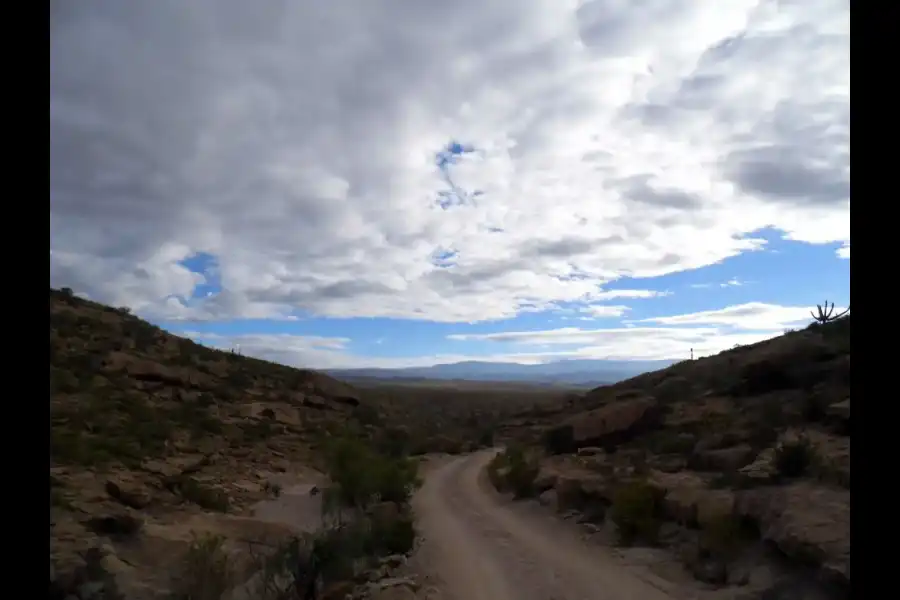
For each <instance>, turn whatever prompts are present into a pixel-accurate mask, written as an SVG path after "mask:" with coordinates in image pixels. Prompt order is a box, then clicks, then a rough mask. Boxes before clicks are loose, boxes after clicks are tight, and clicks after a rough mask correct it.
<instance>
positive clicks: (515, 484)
mask: <svg viewBox="0 0 900 600" xmlns="http://www.w3.org/2000/svg"><path fill="white" fill-rule="evenodd" d="M539 470H540V469H539V467H538V465H537V463H536V462H535V461H533V460H532V459H529V458H528V457H527V456H526V455H525V451H524V450H523V449H522V448H520V447H518V446H511V447H509V448H507V449H506V450H505V451H504V452H501V453H500V454H497V455H496V456H495V457H494V458H493V459H492V460H491V462H490V463H489V464H488V477H489V478H490V480H491V483H493V484H494V487H496V488H497V489H498V490H499V491H501V492H505V491H511V492H512V493H513V495H514V496H515V497H516V498H527V497H529V496H533V495H534V493H535V489H534V480H535V479H536V478H537V475H538V472H539Z"/></svg>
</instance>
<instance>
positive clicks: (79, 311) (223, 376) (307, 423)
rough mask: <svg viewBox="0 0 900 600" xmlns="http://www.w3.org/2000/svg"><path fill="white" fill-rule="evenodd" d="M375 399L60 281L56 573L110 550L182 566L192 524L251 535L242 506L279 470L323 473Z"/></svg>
mask: <svg viewBox="0 0 900 600" xmlns="http://www.w3.org/2000/svg"><path fill="white" fill-rule="evenodd" d="M367 409H369V410H367ZM371 412H372V411H371V407H368V406H367V405H366V404H365V402H364V401H361V399H360V395H359V393H358V392H357V391H356V390H354V389H353V388H351V387H350V386H348V385H345V384H343V383H341V382H339V381H337V380H335V379H332V378H330V377H327V376H324V375H322V374H320V373H316V372H313V371H305V370H297V369H291V368H288V367H284V366H280V365H276V364H273V363H269V362H265V361H261V360H255V359H251V358H246V357H242V356H238V355H235V354H231V353H228V352H220V351H215V350H211V349H208V348H205V347H202V346H199V345H197V344H195V343H194V342H192V341H190V340H187V339H183V338H180V337H176V336H173V335H171V334H168V333H166V332H164V331H162V330H161V329H159V328H157V327H154V326H152V325H150V324H148V323H146V322H144V321H142V320H140V319H138V318H136V317H134V316H132V315H130V314H129V313H128V311H127V310H124V309H114V308H110V307H107V306H103V305H100V304H96V303H94V302H88V301H85V300H82V299H79V298H77V297H74V296H73V295H72V294H71V292H70V291H68V290H60V291H57V290H53V289H51V290H50V420H51V427H50V432H51V433H50V435H51V441H50V455H51V464H50V496H51V498H50V503H51V508H50V521H51V565H52V566H51V573H53V571H54V570H55V572H56V573H57V575H60V576H62V574H70V575H71V574H72V573H78V572H82V571H83V568H84V566H85V563H86V561H87V562H88V563H89V562H90V560H89V557H90V556H95V557H97V556H99V555H100V554H102V555H103V556H105V557H106V558H104V561H105V563H104V567H103V568H104V569H106V570H107V571H116V570H120V571H121V570H126V571H134V570H141V566H142V565H148V564H150V565H154V566H156V567H159V569H157V570H156V572H157V573H167V572H172V570H173V569H174V566H173V569H169V568H168V566H167V565H170V563H172V561H175V560H176V559H177V557H179V556H181V555H182V554H183V550H184V548H185V546H186V544H187V541H188V538H189V536H190V535H191V532H197V531H211V532H223V531H226V530H227V531H229V532H231V533H234V532H238V535H240V531H241V530H242V528H247V527H250V526H251V524H250V523H249V522H248V521H247V520H246V519H243V517H242V516H241V514H242V511H243V509H245V508H247V507H248V506H250V505H251V504H253V503H255V502H258V501H260V500H263V499H265V498H270V497H272V496H273V494H274V493H277V489H276V487H277V486H276V485H275V484H273V483H272V481H274V480H276V479H277V478H279V477H281V478H288V479H289V478H290V477H291V476H292V475H298V474H300V473H299V471H304V470H305V471H309V473H313V471H312V468H311V467H314V466H316V465H317V464H318V461H319V459H320V456H319V454H320V453H319V452H317V448H318V447H319V446H320V445H321V444H322V443H323V441H324V440H325V439H327V438H328V437H329V435H330V433H329V432H334V431H337V430H343V429H345V428H346V427H347V426H348V425H349V424H350V423H351V422H356V421H358V420H359V419H358V417H359V416H360V415H361V414H367V413H369V414H371ZM369 430H372V427H370V428H369ZM309 473H306V474H309ZM252 526H253V527H256V528H257V529H258V528H259V524H258V523H254V524H252ZM138 530H140V532H141V534H140V536H139V542H140V543H137V542H135V540H136V539H137V538H136V537H135V535H133V534H135V532H136V531H138ZM98 548H100V549H104V548H105V550H103V551H102V552H101V553H100V554H98V551H97V549H98ZM92 553H93V554H92ZM86 557H88V558H86ZM79 569H81V570H82V571H79ZM148 573H149V572H148ZM72 576H75V575H72ZM148 576H149V577H151V578H152V575H148ZM51 579H53V575H52V574H51ZM76 583H77V582H76ZM143 583H145V584H147V585H150V586H152V585H153V584H154V582H153V581H144V582H143ZM62 587H65V586H62ZM70 587H71V586H70ZM160 587H164V585H163V584H162V582H160ZM85 593H87V592H85Z"/></svg>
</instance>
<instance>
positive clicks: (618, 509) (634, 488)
mask: <svg viewBox="0 0 900 600" xmlns="http://www.w3.org/2000/svg"><path fill="white" fill-rule="evenodd" d="M664 497H665V492H664V491H663V490H661V489H659V488H657V487H655V486H653V485H651V484H649V483H647V482H645V481H632V482H629V483H626V484H624V485H622V486H620V487H619V488H618V489H617V490H616V491H615V493H614V494H613V502H612V507H611V508H610V518H611V519H612V521H613V523H615V524H616V527H617V528H618V533H619V541H620V542H621V543H623V544H632V543H634V542H636V541H642V542H645V543H649V544H654V543H656V541H657V537H658V534H659V527H660V525H661V524H662V501H663V498H664Z"/></svg>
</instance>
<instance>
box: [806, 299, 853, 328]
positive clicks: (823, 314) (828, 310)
mask: <svg viewBox="0 0 900 600" xmlns="http://www.w3.org/2000/svg"><path fill="white" fill-rule="evenodd" d="M816 309H817V310H818V311H819V314H815V313H813V312H812V311H809V314H810V315H812V318H813V319H815V320H816V322H817V323H820V324H823V325H824V324H825V323H829V322H831V321H834V320H836V319H840V318H841V317H843V316H844V315H846V314H847V313H849V312H850V307H849V306H848V307H847V310H845V311H844V312H842V313H838V314H834V302H832V303H831V305H830V306H829V304H828V300H826V301H825V307H824V308H823V307H822V306H821V305H819V304H816Z"/></svg>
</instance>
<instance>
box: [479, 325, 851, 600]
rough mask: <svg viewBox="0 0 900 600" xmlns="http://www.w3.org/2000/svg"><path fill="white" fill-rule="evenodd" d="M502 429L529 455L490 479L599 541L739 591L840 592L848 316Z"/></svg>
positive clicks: (513, 458) (844, 554) (846, 542)
mask: <svg viewBox="0 0 900 600" xmlns="http://www.w3.org/2000/svg"><path fill="white" fill-rule="evenodd" d="M858 402H859V398H857V403H858ZM500 435H501V436H502V437H504V438H506V439H508V440H511V443H512V441H516V442H519V443H520V444H521V445H522V446H523V447H524V448H525V452H520V451H517V452H516V453H515V455H510V456H506V457H504V459H501V460H498V462H497V464H496V465H495V472H494V478H495V481H497V482H498V483H499V484H500V485H501V486H502V485H504V484H505V483H512V485H513V487H515V488H516V489H517V490H518V492H519V494H520V495H528V494H535V495H539V498H540V500H541V502H542V503H543V504H545V505H548V506H553V507H555V508H556V509H557V510H559V511H561V512H563V513H565V514H567V515H568V516H572V517H573V518H578V519H580V520H582V521H585V522H586V526H587V527H588V528H589V529H591V530H592V531H594V532H595V533H597V535H603V534H606V535H613V536H614V539H617V540H618V541H619V542H620V543H624V544H626V545H629V544H634V545H640V546H651V547H652V546H655V547H658V548H664V549H666V550H667V551H670V552H673V553H674V554H675V555H677V556H679V557H680V558H681V560H682V561H683V563H684V565H685V566H686V567H687V568H688V569H689V570H690V571H691V572H692V573H693V574H694V575H695V576H696V577H697V578H699V579H701V580H704V581H706V582H708V583H709V584H710V585H715V586H725V587H734V588H736V590H737V591H740V592H742V593H744V594H746V595H745V596H739V597H747V598H754V597H757V596H755V595H753V593H762V592H765V593H767V594H769V595H767V596H765V597H767V598H782V597H783V598H789V597H791V598H793V597H798V598H799V597H811V598H812V597H815V598H819V597H833V596H834V595H837V597H841V594H845V593H846V594H848V593H849V591H848V590H849V585H850V317H849V316H847V317H844V318H841V319H839V320H837V321H833V322H830V323H827V324H826V325H819V324H817V323H814V324H813V325H811V326H810V327H809V328H807V329H805V330H803V331H795V332H789V333H786V334H785V335H783V336H780V337H778V338H775V339H772V340H769V341H765V342H762V343H759V344H755V345H752V346H745V347H737V348H734V349H732V350H729V351H726V352H722V353H721V354H719V355H716V356H712V357H709V358H703V359H699V360H695V361H685V362H682V363H679V364H676V365H673V366H671V367H669V368H667V369H664V370H661V371H657V372H653V373H648V374H645V375H641V376H639V377H635V378H633V379H630V380H627V381H623V382H621V383H618V384H616V385H612V386H606V387H600V388H597V389H594V390H592V391H590V392H589V393H587V394H585V395H583V396H581V397H579V398H573V399H571V400H569V401H568V402H567V403H566V404H565V405H563V406H557V407H555V408H547V407H543V408H541V409H539V410H532V411H528V412H527V413H523V414H520V415H519V416H518V417H517V418H516V419H513V420H511V421H509V422H507V424H506V425H505V426H504V428H503V429H502V430H501V432H500ZM504 461H505V464H504ZM527 461H536V462H537V463H538V464H530V465H529V463H528V462H527ZM535 475H536V477H534V476H535ZM511 476H512V478H513V479H515V478H519V481H518V482H515V481H512V482H510V481H509V478H510V477H511ZM532 477H534V479H533V480H532ZM523 479H524V483H523V481H522V480H523ZM810 586H812V587H813V588H816V589H817V590H818V591H817V592H816V594H821V595H812V596H804V595H802V594H805V593H807V592H808V590H809V589H812V588H811V587H810ZM801 590H805V591H803V592H802V593H801ZM776 592H777V593H776ZM809 593H812V592H809ZM773 594H774V595H773ZM778 594H786V595H778Z"/></svg>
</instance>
